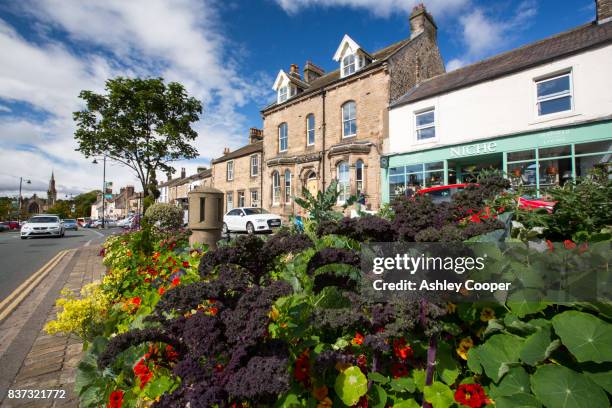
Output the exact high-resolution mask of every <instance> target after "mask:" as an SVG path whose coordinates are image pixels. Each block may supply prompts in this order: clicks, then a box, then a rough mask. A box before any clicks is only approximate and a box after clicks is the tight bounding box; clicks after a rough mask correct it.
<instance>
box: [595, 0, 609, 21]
mask: <svg viewBox="0 0 612 408" xmlns="http://www.w3.org/2000/svg"><path fill="white" fill-rule="evenodd" d="M595 11H596V13H597V17H596V18H597V24H604V23H607V22H608V21H612V0H595Z"/></svg>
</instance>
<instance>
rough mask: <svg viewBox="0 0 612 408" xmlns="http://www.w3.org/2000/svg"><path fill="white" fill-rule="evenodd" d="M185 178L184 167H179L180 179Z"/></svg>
mask: <svg viewBox="0 0 612 408" xmlns="http://www.w3.org/2000/svg"><path fill="white" fill-rule="evenodd" d="M185 177H187V172H186V171H185V168H184V167H181V178H185Z"/></svg>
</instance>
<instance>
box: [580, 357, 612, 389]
mask: <svg viewBox="0 0 612 408" xmlns="http://www.w3.org/2000/svg"><path fill="white" fill-rule="evenodd" d="M610 368H611V367H610V364H606V365H604V366H596V365H595V364H590V365H589V367H587V368H585V369H583V371H582V373H583V374H584V375H586V376H587V377H588V378H589V379H590V380H591V381H593V382H594V383H595V384H597V385H599V386H600V387H601V388H603V389H604V390H606V391H607V392H608V394H612V369H610Z"/></svg>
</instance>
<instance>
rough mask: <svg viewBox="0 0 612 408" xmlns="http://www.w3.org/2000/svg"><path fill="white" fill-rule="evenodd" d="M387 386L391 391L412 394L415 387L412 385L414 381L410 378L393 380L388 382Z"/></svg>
mask: <svg viewBox="0 0 612 408" xmlns="http://www.w3.org/2000/svg"><path fill="white" fill-rule="evenodd" d="M389 386H390V387H391V389H392V390H393V391H399V392H403V391H408V392H414V390H415V388H416V385H415V384H414V380H413V379H412V378H410V377H402V378H394V379H393V380H391V381H390V382H389Z"/></svg>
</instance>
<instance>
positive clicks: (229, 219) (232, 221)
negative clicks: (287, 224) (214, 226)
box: [223, 207, 282, 235]
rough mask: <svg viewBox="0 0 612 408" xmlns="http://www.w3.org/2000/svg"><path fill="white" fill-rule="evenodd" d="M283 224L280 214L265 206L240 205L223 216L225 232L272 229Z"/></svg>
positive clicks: (250, 231)
mask: <svg viewBox="0 0 612 408" xmlns="http://www.w3.org/2000/svg"><path fill="white" fill-rule="evenodd" d="M281 224H282V221H281V217H280V215H276V214H270V213H269V212H267V211H266V210H264V209H263V208H256V207H239V208H234V209H232V210H229V211H228V212H227V213H226V214H225V215H224V216H223V234H224V235H226V234H227V233H229V232H231V231H244V232H247V233H249V234H253V233H255V232H264V231H266V232H267V231H272V229H273V228H278V227H280V226H281Z"/></svg>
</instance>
